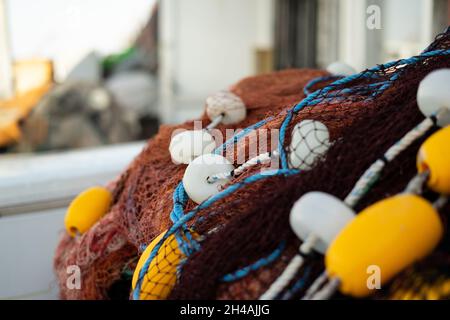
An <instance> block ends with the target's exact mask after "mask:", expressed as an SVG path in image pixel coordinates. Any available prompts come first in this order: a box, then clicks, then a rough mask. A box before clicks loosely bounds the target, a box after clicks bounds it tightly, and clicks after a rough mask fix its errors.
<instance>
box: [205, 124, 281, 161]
mask: <svg viewBox="0 0 450 320" xmlns="http://www.w3.org/2000/svg"><path fill="white" fill-rule="evenodd" d="M272 119H273V117H269V118H267V119H264V120H261V121H259V122H257V123H255V124H254V125H251V126H250V127H247V128H245V129H244V130H242V131H240V132H238V133H237V134H235V135H234V136H233V137H232V138H230V139H228V140H227V141H225V143H224V144H222V145H221V146H219V147H217V148H216V149H215V150H214V154H220V153H221V152H223V151H225V150H226V148H227V147H228V146H229V145H232V144H235V143H236V142H238V141H239V140H240V139H242V138H244V137H245V136H246V135H247V134H249V133H250V132H251V131H252V130H255V129H258V128H259V127H262V126H263V125H265V124H266V123H267V122H269V121H270V120H272Z"/></svg>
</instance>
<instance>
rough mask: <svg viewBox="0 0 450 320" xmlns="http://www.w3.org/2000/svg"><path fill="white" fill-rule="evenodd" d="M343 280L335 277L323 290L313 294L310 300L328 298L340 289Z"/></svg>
mask: <svg viewBox="0 0 450 320" xmlns="http://www.w3.org/2000/svg"><path fill="white" fill-rule="evenodd" d="M340 285H341V281H340V280H339V279H338V278H333V279H331V280H330V282H328V283H327V285H326V286H324V287H323V288H322V289H321V290H319V291H317V292H316V293H315V294H313V295H312V296H311V297H310V298H309V300H328V299H329V298H331V296H332V295H333V294H334V293H335V292H336V291H337V290H338V288H339V286H340Z"/></svg>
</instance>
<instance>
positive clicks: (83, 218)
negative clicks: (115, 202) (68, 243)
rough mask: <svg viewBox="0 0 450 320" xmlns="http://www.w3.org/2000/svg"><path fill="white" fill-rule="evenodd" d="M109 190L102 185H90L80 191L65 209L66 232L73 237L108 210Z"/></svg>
mask: <svg viewBox="0 0 450 320" xmlns="http://www.w3.org/2000/svg"><path fill="white" fill-rule="evenodd" d="M111 200H112V195H111V192H110V191H109V190H108V189H106V188H103V187H92V188H89V189H87V190H85V191H83V192H82V193H80V194H79V195H78V196H77V197H76V198H75V199H74V200H73V201H72V202H71V204H70V206H69V208H68V209H67V213H66V217H65V220H64V223H65V226H66V230H67V232H68V233H69V234H70V235H71V236H72V237H74V236H75V235H76V234H77V233H80V234H83V233H85V232H86V231H88V230H89V229H90V228H91V227H92V226H93V225H94V224H95V223H96V222H97V221H98V220H100V218H101V217H102V216H103V215H104V214H105V213H107V212H108V210H109V207H110V205H111Z"/></svg>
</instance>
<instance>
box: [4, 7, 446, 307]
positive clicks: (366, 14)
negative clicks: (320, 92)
mask: <svg viewBox="0 0 450 320" xmlns="http://www.w3.org/2000/svg"><path fill="white" fill-rule="evenodd" d="M449 8H450V0H161V1H156V0H133V1H126V0H65V1H60V0H39V1H33V0H0V299H6V298H24V299H25V298H56V297H57V292H56V291H55V284H54V280H53V275H52V256H53V251H54V248H55V245H56V242H57V240H58V232H60V231H61V230H62V228H63V227H62V226H63V224H62V221H63V217H64V212H65V208H66V207H67V205H68V203H69V202H70V200H71V199H72V198H73V197H74V196H75V195H76V194H77V193H79V192H80V191H81V190H83V189H84V188H86V187H88V186H91V185H94V184H105V183H106V182H108V181H110V180H111V179H113V178H114V177H115V176H117V175H118V174H119V173H120V172H121V171H122V170H123V169H124V168H125V166H126V165H127V163H129V162H130V161H131V159H133V157H134V156H136V154H137V153H138V152H139V151H140V150H141V148H142V146H143V144H144V141H145V140H146V139H148V138H150V137H151V136H152V135H154V134H155V133H156V132H157V130H158V126H159V125H160V124H162V123H179V122H181V121H184V120H187V119H192V118H196V117H198V116H200V114H201V113H202V111H203V108H204V101H205V99H206V97H207V96H209V95H210V94H212V93H215V92H216V91H219V90H221V89H224V88H227V87H228V86H229V85H231V84H233V83H234V82H236V81H238V80H239V79H241V78H242V77H245V76H250V75H255V74H261V73H265V72H270V71H273V70H279V69H284V68H291V67H299V68H302V67H310V68H325V67H326V66H327V65H328V64H329V63H331V62H334V61H342V62H345V63H347V64H349V65H351V66H353V67H354V68H355V69H356V70H358V71H362V70H363V69H365V68H368V67H371V66H373V65H375V64H379V63H383V62H386V61H389V60H394V59H399V58H404V57H409V56H412V55H415V54H418V53H420V52H421V51H422V50H423V49H424V48H425V47H426V46H427V45H428V44H429V43H430V42H431V41H432V40H433V38H434V37H435V35H436V34H438V33H439V32H441V31H443V30H444V28H445V27H446V26H448V24H449V21H450V9H449ZM30 266H31V267H32V271H31V272H30V270H29V268H30Z"/></svg>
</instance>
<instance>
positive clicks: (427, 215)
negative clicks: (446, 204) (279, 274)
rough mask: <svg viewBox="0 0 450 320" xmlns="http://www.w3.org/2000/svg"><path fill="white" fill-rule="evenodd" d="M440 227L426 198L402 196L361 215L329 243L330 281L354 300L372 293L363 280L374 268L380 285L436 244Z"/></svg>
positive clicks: (384, 201)
mask: <svg viewBox="0 0 450 320" xmlns="http://www.w3.org/2000/svg"><path fill="white" fill-rule="evenodd" d="M442 234H443V226H442V223H441V220H440V218H439V215H438V213H437V212H436V210H435V209H434V208H433V206H432V205H431V204H430V203H429V202H427V201H426V200H425V199H423V198H421V197H419V196H416V195H412V194H401V195H397V196H394V197H392V198H389V199H386V200H382V201H380V202H378V203H376V204H374V205H372V206H370V207H368V208H366V209H365V210H363V211H362V212H361V213H360V214H359V215H358V216H356V218H355V219H354V220H352V221H351V222H350V223H349V224H348V225H347V226H346V227H345V228H344V229H343V230H342V231H341V233H340V234H339V235H338V236H337V237H336V239H335V240H334V241H333V242H332V243H331V245H330V247H329V249H328V251H327V253H326V257H325V265H326V269H327V273H328V276H329V277H330V278H338V279H339V280H340V291H341V292H342V293H344V294H347V295H351V296H354V297H364V296H367V295H369V294H370V293H372V292H373V289H369V286H368V283H367V281H368V279H369V277H370V276H371V273H370V271H371V270H373V267H374V266H375V267H377V268H379V269H378V270H379V271H380V274H379V276H380V283H381V285H383V284H385V283H386V282H387V281H389V280H390V279H391V278H392V277H393V276H395V275H396V274H397V273H398V272H399V271H401V270H403V269H404V268H405V267H407V266H408V265H410V264H411V263H413V262H415V261H417V260H419V259H421V258H423V257H425V256H426V255H428V254H429V253H430V252H431V251H432V250H433V249H434V247H435V246H436V245H437V244H438V243H439V241H440V239H441V237H442Z"/></svg>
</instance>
